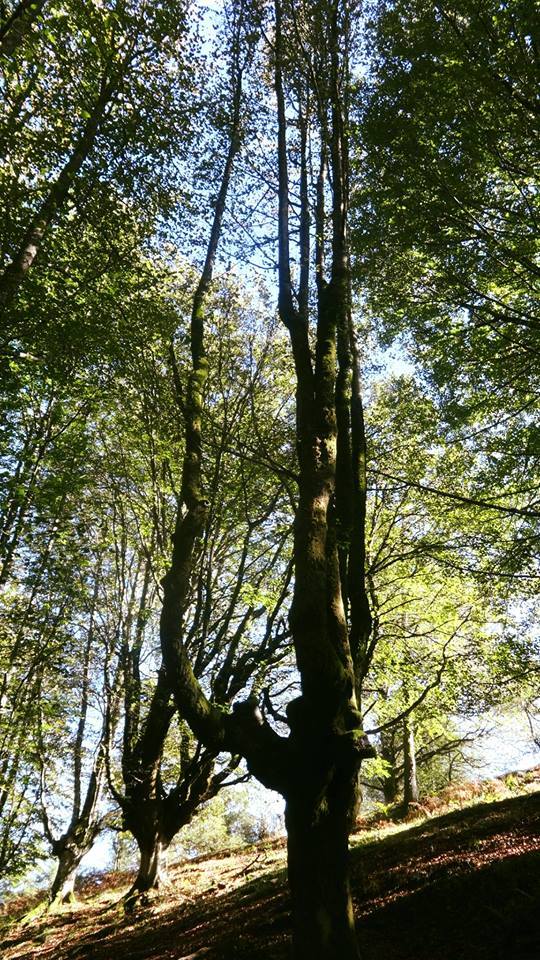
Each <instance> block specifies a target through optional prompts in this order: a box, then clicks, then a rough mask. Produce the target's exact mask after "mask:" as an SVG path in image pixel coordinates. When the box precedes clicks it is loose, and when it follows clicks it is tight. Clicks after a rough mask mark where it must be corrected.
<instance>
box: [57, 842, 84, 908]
mask: <svg viewBox="0 0 540 960" xmlns="http://www.w3.org/2000/svg"><path fill="white" fill-rule="evenodd" d="M90 846H91V845H90ZM90 846H85V847H83V848H81V847H79V846H78V845H77V844H76V843H75V842H74V841H73V840H71V841H70V840H66V838H64V837H62V838H60V840H59V841H57V843H56V844H55V845H54V847H53V853H54V855H55V856H56V857H57V858H58V866H57V868H56V874H55V877H54V880H53V882H52V886H51V889H50V892H49V900H50V902H51V903H52V904H54V903H72V902H73V901H74V900H75V890H74V887H75V878H76V875H77V870H78V869H79V865H80V862H81V860H82V858H83V857H84V855H85V853H88V850H89V849H90Z"/></svg>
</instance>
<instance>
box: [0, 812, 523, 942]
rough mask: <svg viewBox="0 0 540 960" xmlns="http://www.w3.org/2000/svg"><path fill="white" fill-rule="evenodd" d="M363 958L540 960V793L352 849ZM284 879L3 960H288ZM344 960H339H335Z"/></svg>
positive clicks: (64, 929) (26, 938)
mask: <svg viewBox="0 0 540 960" xmlns="http://www.w3.org/2000/svg"><path fill="white" fill-rule="evenodd" d="M352 858H353V860H352V862H353V889H354V894H355V903H356V909H357V916H358V931H359V936H360V941H361V946H362V956H363V960H488V958H489V960H540V923H539V918H540V793H534V794H531V795H529V796H525V797H518V798H515V799H510V800H504V801H500V802H497V803H491V804H481V805H478V806H475V807H471V808H468V809H466V810H463V811H459V810H458V811H454V812H453V813H451V814H447V815H445V816H443V817H438V818H435V819H433V820H430V821H427V822H426V823H424V824H422V825H421V826H418V827H413V828H410V829H409V830H407V831H406V832H403V833H397V834H394V835H391V836H387V837H383V838H382V839H375V840H366V841H362V842H360V844H359V845H358V846H357V847H356V848H355V849H354V850H353V854H352ZM289 925H290V916H289V904H288V896H287V892H286V882H285V872H284V871H283V870H281V871H278V872H274V873H271V874H268V873H267V874H265V875H264V876H262V877H260V878H258V879H255V880H252V881H251V882H248V883H244V884H243V885H242V886H239V887H238V888H237V889H236V890H233V891H232V892H231V891H230V892H227V891H225V892H220V891H219V890H217V891H213V892H211V893H208V894H206V895H204V896H201V897H197V898H196V899H195V900H194V901H193V902H189V901H187V900H186V901H184V902H183V903H180V905H179V904H178V903H177V902H174V904H173V903H172V901H171V902H169V901H167V899H163V900H160V901H158V902H157V903H156V905H153V904H151V905H149V906H148V907H146V908H144V909H142V910H141V911H139V912H138V913H137V914H136V915H135V916H129V917H125V916H123V914H122V913H121V911H120V910H119V909H118V908H112V909H111V908H110V907H109V908H108V909H104V908H103V907H96V906H92V905H88V904H86V905H84V904H83V905H82V906H81V907H80V909H79V910H77V911H73V912H71V913H66V914H60V915H58V916H56V917H49V918H47V919H46V918H43V919H42V920H39V921H35V922H34V923H33V924H32V925H31V927H30V928H28V929H27V930H26V932H22V931H21V930H20V929H19V931H18V932H17V933H16V934H14V935H13V936H12V938H11V939H10V940H8V941H5V942H4V944H3V947H4V952H3V954H2V955H3V956H4V957H5V960H30V958H33V960H37V958H38V957H39V960H123V958H128V957H129V960H173V958H174V960H199V958H201V960H202V958H205V960H240V958H241V960H254V958H258V957H260V958H265V960H286V958H287V957H288V936H289ZM336 960H339V958H336Z"/></svg>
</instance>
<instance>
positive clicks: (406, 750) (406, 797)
mask: <svg viewBox="0 0 540 960" xmlns="http://www.w3.org/2000/svg"><path fill="white" fill-rule="evenodd" d="M411 803H418V781H417V779H416V748H415V743H414V728H413V725H412V721H411V719H410V717H409V716H407V717H405V719H404V721H403V806H404V807H405V810H406V809H407V807H408V806H409V804H411Z"/></svg>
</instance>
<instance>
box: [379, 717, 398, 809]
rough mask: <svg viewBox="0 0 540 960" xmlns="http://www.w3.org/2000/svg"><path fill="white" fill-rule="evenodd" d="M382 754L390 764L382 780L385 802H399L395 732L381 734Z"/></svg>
mask: <svg viewBox="0 0 540 960" xmlns="http://www.w3.org/2000/svg"><path fill="white" fill-rule="evenodd" d="M380 756H381V757H382V759H383V760H386V762H387V763H388V765H389V770H388V773H387V775H386V776H385V778H384V780H383V781H382V790H383V797H384V802H385V803H397V801H398V778H397V771H396V751H395V745H394V733H393V732H391V731H387V730H385V731H383V733H382V734H381V747H380Z"/></svg>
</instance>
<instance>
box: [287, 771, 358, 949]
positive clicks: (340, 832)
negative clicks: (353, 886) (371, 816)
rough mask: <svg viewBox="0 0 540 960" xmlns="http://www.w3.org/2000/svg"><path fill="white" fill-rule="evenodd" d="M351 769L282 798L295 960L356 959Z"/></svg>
mask: <svg viewBox="0 0 540 960" xmlns="http://www.w3.org/2000/svg"><path fill="white" fill-rule="evenodd" d="M356 768H357V765H355V767H354V771H352V770H349V771H345V770H343V769H334V770H333V771H331V775H330V777H329V779H328V781H327V783H326V784H325V785H324V786H323V788H322V789H320V790H318V791H310V793H309V795H306V792H305V790H304V789H303V787H302V785H300V786H299V787H298V788H297V791H296V790H295V791H294V795H292V796H289V797H288V798H287V805H286V811H285V822H286V825H287V856H288V873H289V885H290V889H291V896H292V902H293V956H294V958H295V960H338V958H339V960H359V956H360V954H359V951H358V946H357V942H356V934H355V924H354V912H353V904H352V899H351V891H350V883H349V844H348V840H349V832H350V828H351V821H352V817H353V815H354V813H355V810H356V800H357V783H358V776H357V769H356Z"/></svg>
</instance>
